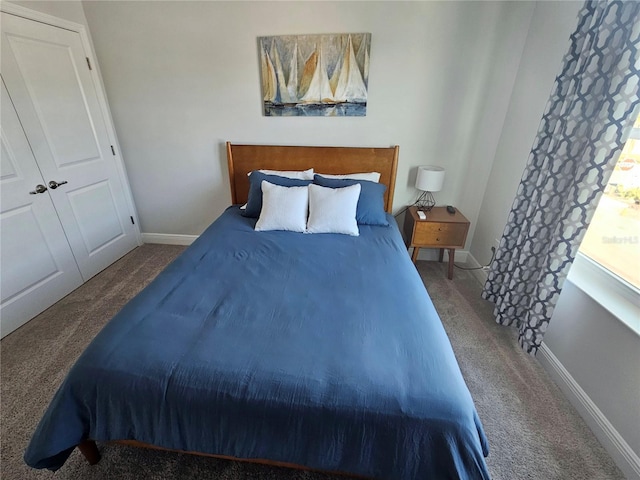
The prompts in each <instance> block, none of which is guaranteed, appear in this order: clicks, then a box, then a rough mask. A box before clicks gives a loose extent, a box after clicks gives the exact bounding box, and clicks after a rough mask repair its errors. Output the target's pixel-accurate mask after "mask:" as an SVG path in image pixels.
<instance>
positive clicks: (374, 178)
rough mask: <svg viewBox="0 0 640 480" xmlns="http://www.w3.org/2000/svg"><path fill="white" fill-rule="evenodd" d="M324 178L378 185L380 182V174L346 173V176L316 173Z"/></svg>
mask: <svg viewBox="0 0 640 480" xmlns="http://www.w3.org/2000/svg"><path fill="white" fill-rule="evenodd" d="M318 175H320V176H321V177H324V178H340V179H348V180H367V181H369V182H375V183H378V182H379V181H380V174H379V173H378V172H365V173H347V174H346V175H329V174H327V173H318Z"/></svg>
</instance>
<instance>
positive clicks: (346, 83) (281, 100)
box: [258, 33, 371, 117]
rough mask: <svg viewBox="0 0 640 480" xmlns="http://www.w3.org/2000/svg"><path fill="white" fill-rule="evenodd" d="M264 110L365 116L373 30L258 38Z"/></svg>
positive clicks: (282, 113)
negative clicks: (368, 31)
mask: <svg viewBox="0 0 640 480" xmlns="http://www.w3.org/2000/svg"><path fill="white" fill-rule="evenodd" d="M258 46H259V49H260V73H261V78H262V95H263V102H264V115H265V116H267V117H297V116H323V117H345V116H360V117H362V116H365V115H366V113H367V87H368V84H369V55H370V48H371V34H370V33H343V34H327V35H281V36H272V37H259V38H258Z"/></svg>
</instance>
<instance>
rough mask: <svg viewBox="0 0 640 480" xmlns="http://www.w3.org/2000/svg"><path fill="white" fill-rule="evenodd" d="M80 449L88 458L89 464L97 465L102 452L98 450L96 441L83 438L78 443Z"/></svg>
mask: <svg viewBox="0 0 640 480" xmlns="http://www.w3.org/2000/svg"><path fill="white" fill-rule="evenodd" d="M78 450H80V453H82V455H84V458H86V459H87V462H89V465H95V464H96V463H98V462H99V461H100V452H99V451H98V446H97V445H96V442H94V441H93V440H83V441H82V442H80V444H79V445H78Z"/></svg>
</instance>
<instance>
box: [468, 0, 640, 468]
mask: <svg viewBox="0 0 640 480" xmlns="http://www.w3.org/2000/svg"><path fill="white" fill-rule="evenodd" d="M581 5H582V2H539V3H537V4H536V7H535V10H534V13H533V17H532V19H531V27H530V30H529V34H528V36H527V39H526V44H525V47H524V50H523V54H522V59H521V61H520V67H519V69H518V73H517V76H516V80H515V83H514V87H513V93H512V97H511V102H510V104H509V106H508V110H507V114H506V119H505V123H504V128H503V129H502V133H501V136H500V140H499V143H498V146H497V149H496V153H495V160H494V162H493V166H492V170H491V175H490V177H489V180H488V183H487V186H486V191H485V193H484V198H483V201H482V206H481V208H480V214H479V216H478V221H477V227H476V231H475V235H474V238H473V243H472V244H471V247H470V252H471V254H472V256H473V257H474V258H475V259H477V261H478V262H479V263H486V262H487V261H488V260H489V258H490V247H491V246H492V245H494V240H495V239H499V238H500V237H501V236H502V232H503V229H504V225H505V223H506V219H507V216H508V214H509V211H510V209H511V205H512V202H513V198H514V195H515V192H516V189H517V186H518V183H519V181H520V178H521V175H522V172H523V170H524V167H525V164H526V162H527V159H528V156H529V152H530V149H531V146H532V145H533V141H534V138H535V136H536V133H537V130H538V126H539V123H540V120H541V118H542V113H543V111H544V108H545V106H546V102H547V99H548V98H549V94H550V93H551V89H552V87H553V83H554V80H555V77H556V75H557V74H558V73H559V72H560V66H561V61H562V57H563V55H564V53H565V52H566V51H567V49H568V46H569V35H570V34H571V32H573V30H574V29H575V27H576V24H577V18H576V17H577V13H578V11H579V9H580V6H581ZM538 358H539V360H540V362H541V363H542V365H543V366H544V367H545V368H546V369H547V370H548V371H549V372H550V374H551V375H552V377H553V378H554V379H555V380H556V381H557V382H558V383H559V384H560V386H561V387H562V389H563V390H564V391H565V393H566V394H567V396H568V397H569V399H570V400H571V401H572V402H573V403H574V405H575V406H576V407H577V408H578V411H580V412H581V414H582V415H583V416H584V418H585V420H586V421H587V423H588V424H589V425H590V426H591V427H592V429H593V430H594V432H595V433H596V435H597V436H598V437H599V438H600V440H601V441H602V443H603V445H604V446H605V447H606V448H607V449H608V450H609V452H610V453H611V454H612V456H613V458H614V459H615V460H616V462H617V463H618V465H620V467H621V468H622V469H623V471H625V473H626V474H627V476H628V477H629V478H640V477H638V474H637V473H636V472H634V471H633V469H632V468H631V467H630V463H629V458H631V461H632V462H633V461H634V459H633V458H632V457H633V455H635V459H636V460H635V461H637V456H638V454H640V374H638V366H639V365H640V337H639V336H638V335H637V334H635V333H633V332H632V331H631V330H630V329H629V328H628V327H627V326H626V325H625V324H623V323H622V322H621V321H619V320H618V319H617V318H616V317H614V316H613V315H612V314H610V313H609V312H608V311H607V310H605V309H604V308H602V307H601V306H600V305H598V304H597V303H595V302H594V301H593V300H592V299H591V298H590V297H589V296H588V295H586V294H585V293H584V292H583V291H582V290H580V289H579V288H577V287H576V286H575V285H573V284H572V283H571V282H570V281H567V282H566V283H565V287H564V289H563V292H562V294H561V296H560V301H559V302H558V305H557V308H556V311H555V313H554V315H553V318H552V319H551V323H550V327H549V330H548V331H547V333H546V335H545V340H544V344H543V350H542V352H541V354H538ZM559 372H563V374H560V373H559ZM576 392H578V393H576ZM590 402H592V403H590ZM585 404H588V405H591V406H592V407H594V408H585ZM596 410H599V412H600V413H598V412H597V411H596ZM594 412H595V414H594ZM598 415H602V416H603V417H598ZM603 418H604V420H603ZM607 423H608V424H609V426H610V427H611V428H610V429H609V430H607V428H609V427H607V426H606V424H607ZM603 424H605V427H604V428H603ZM616 435H619V437H616ZM620 440H622V442H620ZM616 442H617V443H616ZM623 443H626V444H627V445H626V446H625V445H624V444H623ZM627 447H628V450H627V451H626V453H627V456H626V458H625V455H624V454H623V453H622V452H624V449H625V448H627ZM633 452H635V453H633Z"/></svg>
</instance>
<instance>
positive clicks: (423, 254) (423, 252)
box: [418, 248, 469, 263]
mask: <svg viewBox="0 0 640 480" xmlns="http://www.w3.org/2000/svg"><path fill="white" fill-rule="evenodd" d="M439 254H440V253H439V252H438V249H437V248H421V249H420V251H419V252H418V260H426V261H428V262H433V261H437V260H438V256H439ZM467 255H469V252H468V251H467V250H456V255H455V258H454V259H455V262H456V263H465V262H466V261H467ZM443 261H444V262H448V261H449V252H447V251H446V250H445V251H444V259H443Z"/></svg>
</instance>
